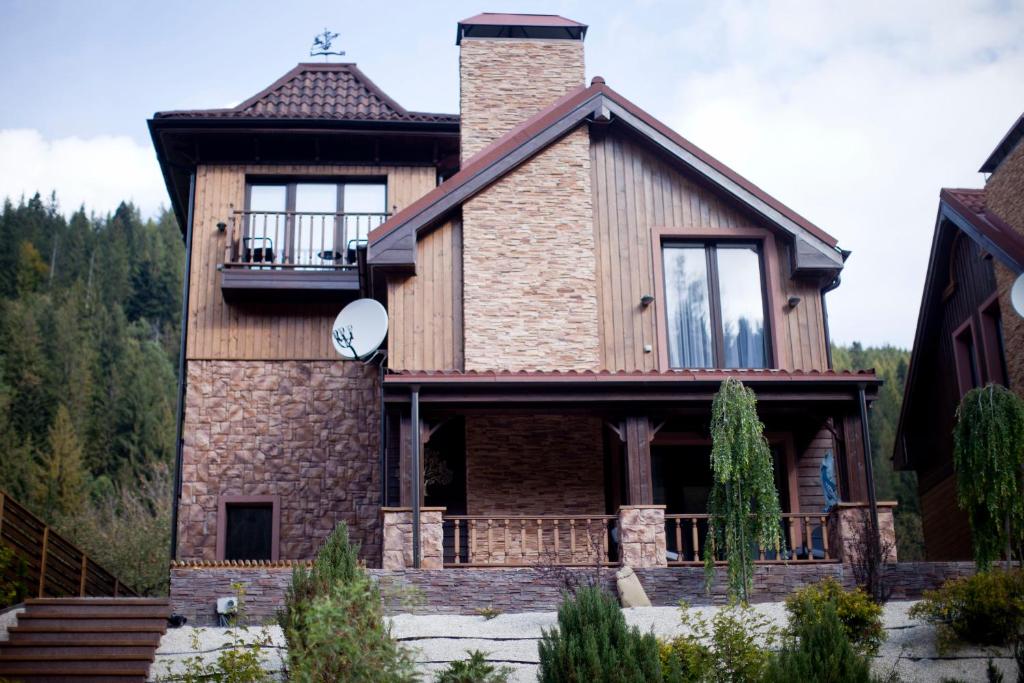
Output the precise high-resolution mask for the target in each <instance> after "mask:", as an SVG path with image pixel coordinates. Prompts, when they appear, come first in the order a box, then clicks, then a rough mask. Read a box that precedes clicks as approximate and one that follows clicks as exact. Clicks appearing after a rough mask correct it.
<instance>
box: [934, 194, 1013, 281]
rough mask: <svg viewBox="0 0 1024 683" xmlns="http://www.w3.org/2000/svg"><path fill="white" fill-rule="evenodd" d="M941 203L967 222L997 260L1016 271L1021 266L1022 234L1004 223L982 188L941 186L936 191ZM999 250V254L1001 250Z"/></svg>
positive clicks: (984, 246) (983, 245)
mask: <svg viewBox="0 0 1024 683" xmlns="http://www.w3.org/2000/svg"><path fill="white" fill-rule="evenodd" d="M939 199H940V201H941V202H943V203H945V204H946V205H948V206H949V207H950V208H952V209H953V210H954V211H955V212H956V213H957V214H958V215H960V216H961V217H963V218H964V219H965V220H966V221H968V222H969V223H970V224H971V226H972V227H973V228H975V229H976V230H977V231H978V233H980V236H981V237H982V238H983V239H985V240H987V241H988V242H989V244H982V247H983V248H985V249H986V250H988V251H994V252H995V253H996V256H998V257H1000V260H1002V261H1004V262H1006V261H1007V259H1009V261H1011V262H1009V263H1007V265H1008V266H1011V267H1013V268H1015V269H1017V270H1019V269H1020V268H1021V267H1024V236H1021V235H1020V234H1019V233H1018V232H1017V231H1016V230H1014V229H1013V227H1011V226H1010V225H1008V224H1007V223H1006V221H1004V220H1003V219H1002V218H1000V217H999V215H997V214H996V213H994V212H993V211H991V210H990V209H989V208H988V207H987V206H986V203H985V190H983V189H964V188H943V189H942V191H941V192H940V193H939ZM1000 252H1002V253H1000Z"/></svg>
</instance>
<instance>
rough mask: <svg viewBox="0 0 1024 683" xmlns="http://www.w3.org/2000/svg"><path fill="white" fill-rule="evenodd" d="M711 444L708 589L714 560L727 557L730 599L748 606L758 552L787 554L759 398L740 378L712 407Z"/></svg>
mask: <svg viewBox="0 0 1024 683" xmlns="http://www.w3.org/2000/svg"><path fill="white" fill-rule="evenodd" d="M711 441H712V446H711V472H712V475H713V477H714V484H713V486H712V489H711V495H710V496H709V497H708V517H709V519H708V533H707V538H706V540H705V543H704V573H705V587H706V588H707V589H708V590H710V588H711V584H712V582H713V581H714V577H715V560H717V559H718V558H719V556H723V557H724V558H725V561H726V564H727V569H728V571H727V576H728V587H727V589H728V592H729V597H730V598H732V599H734V600H736V599H738V600H740V601H741V602H747V601H748V598H749V595H750V588H751V584H752V583H753V576H754V553H755V551H756V548H758V547H760V548H763V549H764V550H765V551H766V552H768V551H770V550H774V551H775V553H776V555H779V554H781V552H782V549H783V547H782V534H781V533H780V530H779V519H780V517H781V515H782V510H781V509H780V508H779V494H778V491H776V489H775V476H774V472H773V466H772V455H771V450H770V449H769V448H768V442H767V441H766V440H765V438H764V425H763V424H762V423H761V420H760V419H759V418H758V417H757V399H756V398H755V397H754V392H753V391H752V390H750V389H748V388H747V387H745V386H743V383H742V382H740V381H739V380H737V379H735V378H732V377H730V378H728V379H726V380H725V381H724V382H723V383H722V388H721V389H719V391H718V394H716V395H715V400H714V402H713V403H712V405H711Z"/></svg>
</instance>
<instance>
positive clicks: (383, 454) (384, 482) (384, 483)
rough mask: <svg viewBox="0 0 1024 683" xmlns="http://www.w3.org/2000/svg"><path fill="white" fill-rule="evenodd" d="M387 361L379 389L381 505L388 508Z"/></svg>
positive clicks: (385, 358)
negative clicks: (385, 373)
mask: <svg viewBox="0 0 1024 683" xmlns="http://www.w3.org/2000/svg"><path fill="white" fill-rule="evenodd" d="M387 360H388V358H387V356H386V355H385V356H384V357H383V358H381V360H380V364H379V365H378V369H379V370H380V372H379V374H378V385H377V389H378V390H379V391H380V504H381V505H382V506H384V507H387V504H388V450H387V438H388V425H387V417H388V414H387V412H386V411H385V410H384V363H386V362H387Z"/></svg>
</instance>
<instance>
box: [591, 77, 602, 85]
mask: <svg viewBox="0 0 1024 683" xmlns="http://www.w3.org/2000/svg"><path fill="white" fill-rule="evenodd" d="M590 85H604V78H603V77H601V76H594V77H593V78H591V79H590Z"/></svg>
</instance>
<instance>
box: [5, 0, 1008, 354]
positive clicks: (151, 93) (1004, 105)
mask: <svg viewBox="0 0 1024 683" xmlns="http://www.w3.org/2000/svg"><path fill="white" fill-rule="evenodd" d="M481 11H501V12H533V13H549V14H561V15H564V16H567V17H569V18H572V19H576V20H578V21H582V22H584V23H586V24H588V25H589V26H590V29H589V32H588V33H587V38H586V43H585V45H586V61H587V79H588V81H589V79H590V78H592V77H593V76H596V75H600V76H603V77H604V78H605V80H606V81H607V82H608V84H609V85H610V86H611V87H612V88H614V89H616V90H617V91H619V92H620V93H622V94H623V95H625V96H626V97H628V98H630V99H631V100H633V101H634V102H636V103H637V104H639V105H640V106H642V107H644V108H645V109H646V110H647V111H648V112H650V113H651V114H653V115H654V116H656V117H657V118H659V119H661V120H662V121H664V122H665V123H667V124H668V125H670V126H671V127H673V128H674V129H675V130H676V131H678V132H679V133H680V134H681V135H683V136H684V137H686V138H688V139H689V140H691V141H692V142H694V143H695V144H697V145H699V146H700V147H701V148H702V149H704V150H705V151H707V152H709V153H710V154H712V155H714V156H715V157H717V158H718V159H720V160H721V161H723V162H725V163H726V164H728V165H729V166H731V167H732V168H733V169H735V170H737V171H738V172H739V173H741V174H743V175H744V176H746V177H747V178H748V179H750V180H751V181H753V182H754V183H756V184H758V185H759V186H760V187H762V188H763V189H765V190H766V191H768V192H770V193H771V194H772V195H774V196H775V197H776V198H778V199H779V200H780V201H782V202H784V203H785V204H787V205H788V206H790V207H791V208H793V209H795V210H796V211H798V212H799V213H801V214H802V215H804V216H806V217H807V218H809V219H810V220H811V221H813V222H814V223H815V224H817V225H819V226H820V227H822V228H823V229H825V230H826V231H828V232H829V233H831V234H832V235H834V236H836V237H837V238H838V239H839V243H840V246H842V247H843V248H845V249H849V250H851V251H852V252H853V255H852V256H851V257H850V259H849V261H848V262H847V266H846V269H845V270H844V272H843V283H842V286H841V287H840V288H839V289H838V290H836V291H835V292H833V293H832V294H829V301H828V305H829V315H830V325H831V332H832V337H833V340H834V341H836V342H840V343H848V342H851V341H854V340H859V341H862V342H864V343H865V344H874V345H879V344H895V345H899V346H904V347H909V346H910V345H911V344H912V342H913V337H914V328H915V325H916V321H917V314H918V308H919V305H920V298H921V292H922V289H923V286H924V275H925V269H926V266H927V260H928V251H929V247H930V244H931V237H932V233H933V230H934V226H935V215H936V211H937V206H938V194H939V188H941V187H981V186H982V185H983V183H984V178H983V176H982V175H981V174H979V173H978V172H977V169H978V168H979V167H980V166H981V163H982V162H983V161H984V160H985V158H986V157H987V156H988V154H989V153H990V152H991V151H992V149H993V148H994V147H995V146H996V144H997V143H998V142H999V140H1000V139H1001V138H1002V136H1003V135H1004V134H1005V133H1006V131H1007V130H1008V128H1009V127H1010V125H1011V124H1012V123H1013V121H1014V120H1015V119H1016V118H1017V116H1019V115H1020V114H1021V112H1022V111H1024V0H1002V1H997V2H971V1H963V2H959V1H952V0H930V1H918V0H896V1H895V2H894V1H893V0H885V1H875V0H858V1H857V2H848V1H844V2H839V1H831V0H827V1H826V0H821V1H814V2H811V1H806V0H805V1H799V2H798V1H795V0H761V1H759V2H747V1H743V0H711V1H708V2H701V1H696V0H694V1H690V2H678V1H676V2H660V1H656V0H640V1H637V2H628V1H626V0H616V1H614V2H606V1H603V0H601V1H595V0H589V1H585V2H584V1H576V0H549V1H547V2H520V1H518V0H502V2H501V4H499V5H491V4H481V2H480V0H473V1H472V2H464V1H462V0H459V1H457V2H434V3H430V2H422V1H418V2H406V1H397V0H391V1H390V2H349V1H347V0H345V1H342V0H333V1H313V0H303V1H298V2H296V1H289V2H281V1H280V0H276V1H274V0H248V1H246V2H240V1H239V2H230V1H226V0H220V1H217V2H212V1H210V0H206V1H204V2H189V1H177V2H173V3H170V2H160V3H157V2H142V1H139V0H109V1H105V2H102V3H86V2H79V1H77V0H74V1H71V0H69V1H66V2H61V1H56V0H0V64H2V65H3V68H2V69H0V197H4V196H7V197H12V198H14V199H15V201H16V200H17V198H18V197H20V196H22V195H31V194H32V193H34V192H36V191H39V192H42V193H44V194H48V193H49V192H50V191H56V193H57V196H58V200H59V201H60V206H61V209H62V210H63V211H65V212H70V211H73V210H74V209H76V208H77V207H78V206H80V205H83V204H84V205H85V206H86V207H87V209H88V210H90V211H95V212H98V213H105V212H108V211H111V210H112V209H113V208H114V207H116V205H117V203H118V202H120V201H121V200H122V199H130V200H132V201H134V202H135V203H136V204H137V205H138V206H139V207H140V209H141V211H142V212H143V214H144V215H147V216H149V215H155V214H156V212H158V211H159V210H160V208H161V207H166V206H168V204H169V201H168V197H167V192H166V189H165V187H164V185H163V181H162V179H161V176H160V173H159V169H158V167H157V163H156V159H155V155H154V153H153V149H152V144H151V141H150V139H149V134H148V131H147V129H146V119H147V118H149V117H150V116H151V115H152V114H153V112H155V111H160V110H165V109H188V108H207V107H224V106H231V105H234V104H237V103H238V102H240V101H242V100H244V99H245V98H247V97H249V96H250V95H252V94H254V93H256V92H257V91H259V90H260V89H262V88H264V87H266V86H267V85H269V84H270V83H271V82H273V81H274V80H276V79H277V78H278V77H279V76H280V75H282V74H283V73H284V72H285V71H287V70H288V69H290V68H291V67H292V66H294V65H295V63H296V62H300V61H309V57H308V49H309V45H310V43H311V42H312V37H313V36H314V35H315V34H316V33H319V32H320V31H322V30H323V29H324V28H325V27H326V28H330V29H331V30H332V31H336V32H338V33H339V34H340V37H339V38H338V40H337V43H336V45H337V46H338V47H340V48H341V49H344V50H345V51H346V52H347V55H346V57H345V60H346V61H354V62H357V63H358V64H359V65H360V68H361V69H362V70H363V71H364V72H365V73H366V74H367V75H368V76H369V77H370V78H372V79H373V80H374V81H376V82H377V84H378V85H380V86H381V87H382V88H383V89H384V90H385V91H386V92H387V93H389V94H390V95H391V96H392V97H394V98H395V99H396V100H398V101H399V102H400V103H402V104H403V105H404V106H406V107H407V108H409V109H414V110H423V111H440V112H453V113H455V112H457V111H458V47H457V46H456V45H455V26H456V23H457V22H458V21H459V20H460V19H463V18H466V17H469V16H472V15H474V14H476V13H478V12H481Z"/></svg>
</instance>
